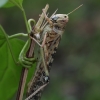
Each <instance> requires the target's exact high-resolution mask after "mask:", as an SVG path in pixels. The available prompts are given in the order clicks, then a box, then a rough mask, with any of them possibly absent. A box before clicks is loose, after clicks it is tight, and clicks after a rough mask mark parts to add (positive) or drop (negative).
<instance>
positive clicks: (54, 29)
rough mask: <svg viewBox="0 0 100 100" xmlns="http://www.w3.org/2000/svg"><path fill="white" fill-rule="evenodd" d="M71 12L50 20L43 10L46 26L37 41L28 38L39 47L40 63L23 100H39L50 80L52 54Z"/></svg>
mask: <svg viewBox="0 0 100 100" xmlns="http://www.w3.org/2000/svg"><path fill="white" fill-rule="evenodd" d="M81 6H82V5H80V6H79V7H81ZM79 7H77V8H76V9H78V8H79ZM76 9H74V10H73V11H72V12H74V11H75V10H76ZM72 12H70V13H68V14H54V15H53V16H52V17H51V18H48V16H47V15H46V13H45V11H44V10H43V14H44V17H45V19H46V21H47V22H48V24H47V25H46V26H45V27H44V29H43V31H42V32H41V33H40V34H39V35H40V36H39V37H40V39H39V41H38V40H36V38H33V37H31V36H30V38H31V39H33V40H34V41H35V42H36V43H37V44H38V45H39V46H40V52H41V57H40V59H39V61H40V62H39V63H38V64H37V70H36V72H35V75H34V77H33V78H32V79H31V81H30V83H29V85H28V91H27V98H26V99H25V100H40V97H41V92H42V90H43V88H44V87H45V86H46V85H47V84H48V83H49V80H50V77H49V73H50V69H51V66H52V63H53V60H54V59H53V58H54V54H55V53H56V50H57V48H58V45H59V43H60V40H61V37H62V35H63V33H64V31H65V26H66V24H67V22H68V20H69V18H68V15H69V14H71V13H72Z"/></svg>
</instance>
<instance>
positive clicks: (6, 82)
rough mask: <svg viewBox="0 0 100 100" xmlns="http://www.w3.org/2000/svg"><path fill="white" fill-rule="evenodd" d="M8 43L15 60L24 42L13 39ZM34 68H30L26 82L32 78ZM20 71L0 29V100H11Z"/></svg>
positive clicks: (16, 86)
mask: <svg viewBox="0 0 100 100" xmlns="http://www.w3.org/2000/svg"><path fill="white" fill-rule="evenodd" d="M9 41H10V43H11V46H12V50H13V52H14V56H15V58H16V60H17V59H18V56H19V53H20V51H21V50H22V48H23V46H24V44H25V42H24V41H22V40H19V39H15V38H14V39H10V40H9ZM33 66H34V65H33ZM34 68H35V67H32V68H31V70H30V71H29V77H28V80H29V79H30V77H31V76H32V74H33V71H34ZM21 69H22V66H18V65H16V64H15V63H14V60H13V59H12V56H11V53H10V50H9V48H8V45H7V41H6V38H5V36H4V33H3V31H2V29H0V100H11V98H12V97H13V95H14V94H15V93H16V91H17V89H18V84H19V79H20V73H21Z"/></svg>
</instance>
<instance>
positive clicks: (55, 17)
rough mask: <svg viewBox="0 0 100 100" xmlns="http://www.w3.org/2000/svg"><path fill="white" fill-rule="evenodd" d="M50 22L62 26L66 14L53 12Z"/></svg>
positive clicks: (66, 17)
mask: <svg viewBox="0 0 100 100" xmlns="http://www.w3.org/2000/svg"><path fill="white" fill-rule="evenodd" d="M51 20H52V22H53V23H54V24H55V25H58V26H61V27H64V26H65V25H66V23H67V22H68V15H67V14H55V15H53V16H52V17H51Z"/></svg>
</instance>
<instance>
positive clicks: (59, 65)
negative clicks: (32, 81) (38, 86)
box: [0, 0, 100, 100]
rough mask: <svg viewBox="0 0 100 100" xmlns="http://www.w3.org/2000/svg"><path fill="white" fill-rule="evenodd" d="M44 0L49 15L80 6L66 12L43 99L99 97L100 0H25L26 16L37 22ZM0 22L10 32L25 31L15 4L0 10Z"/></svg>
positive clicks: (93, 98) (79, 99)
mask: <svg viewBox="0 0 100 100" xmlns="http://www.w3.org/2000/svg"><path fill="white" fill-rule="evenodd" d="M47 3H48V4H49V5H50V8H49V13H50V14H49V15H51V14H52V13H53V12H54V11H55V10H56V8H58V12H57V13H62V14H67V13H69V12H70V11H72V10H73V9H75V8H76V7H78V6H79V5H81V4H83V6H82V7H81V8H80V9H78V10H77V11H75V12H74V13H72V14H70V15H69V22H68V23H67V26H66V31H65V32H64V34H63V37H62V40H61V42H60V45H59V49H58V51H57V54H56V55H55V60H54V63H53V66H52V69H51V73H50V75H51V81H50V84H49V85H48V86H47V87H46V89H45V91H44V92H43V95H42V100H100V0H75V1H73V0H24V3H23V5H24V8H25V10H26V14H27V18H28V19H29V18H34V19H35V20H36V21H37V20H38V18H39V14H41V12H42V8H44V7H45V5H46V4H47ZM0 23H1V24H2V25H3V27H4V29H5V30H6V32H7V33H9V35H11V34H15V33H18V32H26V27H25V24H24V20H23V16H22V13H21V11H20V10H19V9H18V8H17V7H12V8H9V9H6V8H2V9H0Z"/></svg>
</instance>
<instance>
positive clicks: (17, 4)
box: [4, 0, 23, 10]
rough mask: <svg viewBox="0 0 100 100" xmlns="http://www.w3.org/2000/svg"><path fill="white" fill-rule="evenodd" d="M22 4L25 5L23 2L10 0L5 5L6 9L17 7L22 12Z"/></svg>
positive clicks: (21, 0)
mask: <svg viewBox="0 0 100 100" xmlns="http://www.w3.org/2000/svg"><path fill="white" fill-rule="evenodd" d="M22 3H23V0H9V1H8V2H7V3H6V5H4V7H5V8H6V7H13V6H17V7H19V8H20V9H21V10H22V9H23V7H22Z"/></svg>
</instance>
